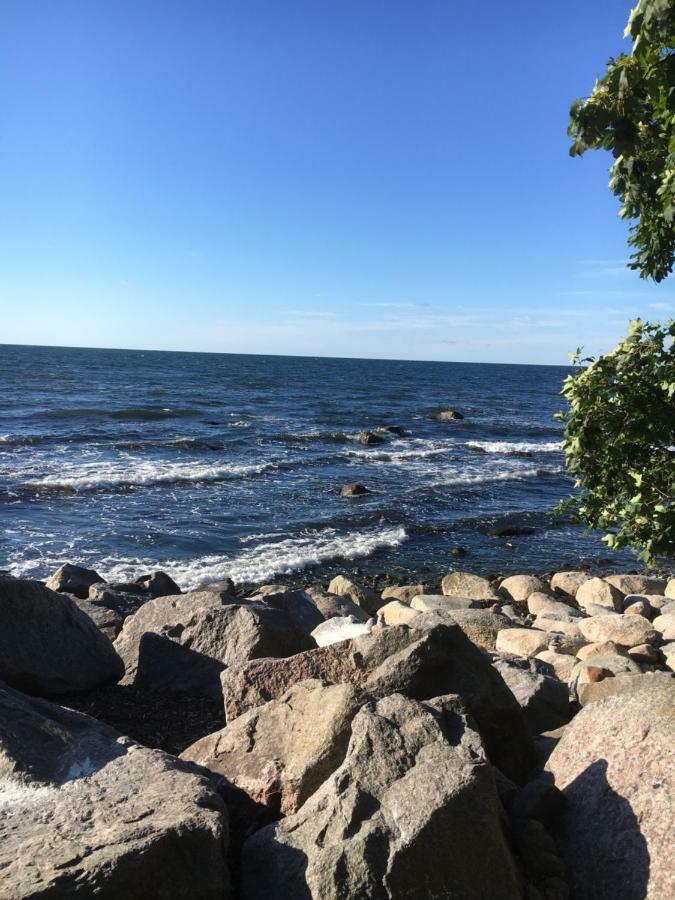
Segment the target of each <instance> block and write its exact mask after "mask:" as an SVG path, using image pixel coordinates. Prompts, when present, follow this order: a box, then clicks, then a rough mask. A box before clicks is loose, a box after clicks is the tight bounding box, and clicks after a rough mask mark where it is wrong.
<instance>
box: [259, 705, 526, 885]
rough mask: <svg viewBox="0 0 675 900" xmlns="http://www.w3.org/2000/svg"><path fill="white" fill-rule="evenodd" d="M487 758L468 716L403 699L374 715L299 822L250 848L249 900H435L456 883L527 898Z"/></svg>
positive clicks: (364, 720) (359, 722)
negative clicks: (402, 899) (379, 899)
mask: <svg viewBox="0 0 675 900" xmlns="http://www.w3.org/2000/svg"><path fill="white" fill-rule="evenodd" d="M479 753H480V741H479V739H478V736H477V735H476V734H475V733H472V732H471V729H470V727H469V725H468V724H467V722H466V718H465V717H464V716H463V715H462V714H461V713H460V712H455V711H454V710H452V709H448V710H442V709H441V710H438V711H437V710H435V709H433V708H429V707H428V706H427V705H424V704H420V703H416V702H414V701H412V700H408V699H406V698H404V697H402V696H399V695H395V696H391V697H386V698H385V699H383V700H381V701H380V702H379V703H377V704H376V705H374V706H367V707H364V708H363V709H362V710H361V711H360V712H359V713H358V715H357V716H356V718H355V719H354V722H353V725H352V738H351V741H350V744H349V749H348V751H347V757H346V759H345V761H344V762H343V764H342V765H341V766H340V768H339V769H338V770H337V771H336V772H335V773H334V774H333V775H332V776H331V777H330V778H329V779H328V780H327V781H326V782H325V783H324V785H323V786H322V787H321V788H320V789H319V790H318V791H317V792H316V793H315V794H314V795H313V797H312V798H310V800H308V801H307V803H306V804H305V805H304V806H303V807H302V808H301V809H300V811H299V812H298V813H296V814H295V815H293V816H290V817H289V818H287V819H284V820H282V821H281V822H279V823H277V824H276V825H270V826H268V827H267V828H264V829H262V830H261V831H259V832H257V834H255V835H253V837H251V838H250V839H249V840H248V841H247V843H246V845H245V847H244V869H243V875H244V877H243V886H244V890H243V893H244V896H245V897H246V898H247V900H262V898H268V897H276V898H279V900H291V898H293V900H296V898H302V897H305V898H309V897H316V898H318V897H320V898H322V900H338V898H346V897H363V898H366V897H380V896H381V897H406V898H408V900H423V898H424V900H426V898H428V897H446V896H447V897H449V896H450V886H452V887H451V891H452V894H453V895H454V896H457V897H463V898H467V900H468V898H472V897H476V898H478V897H497V896H499V897H500V898H502V900H509V898H514V900H515V898H521V897H522V890H521V884H520V879H519V876H518V872H517V868H516V865H515V862H514V860H513V858H512V856H511V852H510V850H509V848H508V843H507V840H506V837H505V834H504V831H503V824H502V817H501V805H500V803H499V799H498V796H497V791H496V787H495V782H494V777H493V775H492V772H491V770H490V769H489V768H488V767H486V766H484V765H481V764H480V755H479ZM477 809H479V810H480V811H481V815H480V817H477V816H476V810H477ZM441 846H442V847H443V852H442V853H439V852H437V848H439V847H441ZM486 859H489V860H490V865H489V866H487V865H485V864H484V861H485V860H486Z"/></svg>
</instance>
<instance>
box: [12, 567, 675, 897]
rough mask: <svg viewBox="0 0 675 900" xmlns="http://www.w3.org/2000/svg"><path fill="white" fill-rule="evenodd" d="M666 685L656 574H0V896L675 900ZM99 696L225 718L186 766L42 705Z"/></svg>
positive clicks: (671, 613) (672, 591)
mask: <svg viewBox="0 0 675 900" xmlns="http://www.w3.org/2000/svg"><path fill="white" fill-rule="evenodd" d="M674 666H675V579H672V580H670V581H666V580H662V579H659V578H655V577H651V576H647V575H608V576H606V577H604V578H596V577H592V576H590V575H589V574H587V573H583V572H560V573H557V574H556V575H554V576H553V577H552V578H550V579H547V580H544V579H541V578H539V577H535V576H532V575H515V576H511V577H509V578H506V579H504V580H501V581H497V582H494V581H489V580H487V579H484V578H481V577H478V576H476V575H472V574H469V573H463V572H452V573H450V574H448V575H447V576H446V577H445V578H444V579H443V581H442V584H441V586H440V592H438V593H432V592H430V591H429V589H428V586H426V585H423V584H418V585H404V586H398V587H388V588H387V589H386V590H384V591H383V592H382V593H377V592H375V591H374V590H373V589H370V588H367V587H365V586H364V585H361V584H357V583H355V582H354V581H353V580H350V579H348V578H346V577H344V576H338V577H336V578H334V579H333V580H332V581H331V582H330V584H328V585H327V586H326V587H325V588H324V587H322V586H321V587H320V586H316V585H315V586H311V587H307V588H306V589H305V590H288V589H287V588H285V587H283V586H278V585H265V586H262V587H258V588H256V589H255V590H252V591H248V592H247V593H244V592H242V591H237V590H236V588H235V585H234V584H232V582H230V581H229V580H226V581H224V582H221V583H219V584H215V585H209V586H205V587H204V588H203V589H201V590H198V591H191V592H188V593H182V592H181V591H180V588H179V587H178V586H177V585H176V584H175V583H174V582H173V581H172V580H171V579H170V578H169V577H168V576H167V575H165V574H163V573H161V572H157V573H154V574H153V575H149V576H146V577H144V578H141V579H138V581H136V582H134V583H124V584H108V583H106V582H105V581H104V580H103V579H102V578H101V577H100V576H99V575H98V574H97V573H96V572H94V571H91V570H87V569H83V568H80V567H77V566H71V565H66V566H63V567H62V568H61V569H59V571H58V572H56V573H55V574H54V575H53V576H52V577H51V578H50V579H49V580H48V581H47V582H46V584H43V583H42V582H38V581H33V580H23V579H14V578H11V577H0V679H2V682H3V683H2V684H0V707H1V714H0V896H2V897H3V898H5V897H6V898H9V900H18V898H28V897H35V896H45V897H46V896H54V897H61V896H71V895H78V894H80V895H84V896H101V897H125V898H135V897H139V898H140V897H158V898H182V897H185V898H188V897H191V898H192V897H199V898H216V897H217V898H227V897H233V898H235V897H238V898H241V900H263V898H286V900H290V898H315V900H338V898H339V900H343V898H359V900H361V898H364V900H367V898H372V900H379V898H393V900H395V898H406V900H415V898H419V900H423V898H428V897H435V898H448V900H450V898H459V900H471V898H500V900H501V898H504V900H511V898H527V900H566V898H568V897H576V898H589V900H590V898H600V897H622V898H638V897H652V898H666V897H672V896H675V865H674V863H673V861H672V854H671V853H670V844H671V841H670V829H671V828H672V821H673V812H674V810H675V777H674V775H675V759H674V755H673V752H672V748H673V739H674V738H675V676H674V675H673V668H674ZM109 685H118V688H116V690H120V691H122V692H123V691H124V690H130V689H133V690H134V691H140V692H144V691H145V692H147V693H148V696H150V697H152V698H160V699H159V701H158V702H161V698H162V697H163V696H164V697H169V696H175V695H181V696H186V697H189V698H194V699H195V701H196V700H197V698H206V697H208V698H212V699H217V700H218V701H219V702H220V701H221V700H222V704H223V720H222V727H221V728H220V729H219V730H217V731H216V732H213V733H206V732H205V731H202V734H201V736H200V737H199V739H198V740H196V742H194V743H192V744H191V745H190V746H187V747H185V749H184V750H183V752H182V753H181V754H180V756H179V757H177V756H174V755H171V754H169V753H167V752H164V751H163V750H162V749H157V748H154V749H151V748H149V747H146V746H142V745H141V744H139V743H137V742H135V741H133V740H132V739H130V738H129V737H125V736H122V735H121V734H120V733H119V732H117V731H116V730H114V729H113V728H112V727H110V725H109V724H107V723H106V722H105V721H104V720H99V719H96V718H93V717H90V716H88V715H85V714H83V713H81V712H76V711H74V710H73V709H70V708H67V707H66V706H63V705H60V704H59V698H64V697H66V698H70V697H73V696H76V695H77V694H78V692H80V693H83V692H85V693H86V692H88V694H87V695H88V696H89V695H91V693H92V692H93V693H96V691H102V690H107V689H109V688H107V687H106V686H109ZM101 718H103V717H101Z"/></svg>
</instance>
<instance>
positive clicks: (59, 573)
mask: <svg viewBox="0 0 675 900" xmlns="http://www.w3.org/2000/svg"><path fill="white" fill-rule="evenodd" d="M99 581H105V578H101V576H100V575H99V574H98V572H95V571H94V569H85V568H84V566H73V565H71V564H70V563H65V565H63V566H61V568H60V569H57V570H56V572H54V574H53V575H51V576H50V577H49V578H48V579H47V581H46V582H45V585H46V586H47V587H48V588H50V590H52V591H57V592H58V593H64V594H74V595H75V596H76V597H79V598H80V599H81V600H85V599H86V598H87V596H88V595H89V588H90V587H91V585H92V584H96V583H97V582H99Z"/></svg>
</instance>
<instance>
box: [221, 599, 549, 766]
mask: <svg viewBox="0 0 675 900" xmlns="http://www.w3.org/2000/svg"><path fill="white" fill-rule="evenodd" d="M306 678H320V679H322V680H324V681H325V682H327V683H332V684H339V683H344V682H351V683H352V684H356V685H359V686H361V687H363V688H364V690H366V691H367V692H368V693H370V694H372V695H373V696H377V697H383V696H386V695H387V694H391V693H396V692H398V693H402V694H405V695H407V696H410V697H412V698H413V699H417V700H427V699H429V698H432V697H436V696H440V695H441V694H446V693H456V694H459V695H460V696H461V697H462V700H463V702H464V704H465V705H466V707H467V709H468V710H469V712H470V713H471V715H472V716H473V717H474V719H475V722H476V725H477V728H478V730H479V732H480V733H481V735H482V737H483V740H484V742H485V745H486V748H487V751H488V754H489V755H490V759H491V760H492V762H493V763H494V764H495V765H496V766H498V767H499V768H501V769H502V771H503V772H504V773H505V774H506V775H508V776H509V777H510V778H512V779H513V780H515V781H521V780H522V779H523V778H524V777H525V776H526V775H527V773H528V772H529V770H530V768H531V766H532V765H533V760H534V749H533V744H532V741H531V738H530V735H529V732H528V729H527V724H526V722H525V719H524V716H523V712H522V710H521V709H520V707H519V705H518V703H517V702H516V700H515V698H514V697H513V695H512V694H511V692H510V691H509V690H508V688H507V687H506V685H505V684H504V681H503V679H502V678H501V676H500V675H499V674H498V672H496V670H495V669H493V668H492V666H491V665H490V663H489V661H488V660H487V659H486V658H485V656H484V655H483V653H482V652H481V651H480V650H479V649H478V648H477V647H476V646H474V645H473V644H472V643H471V641H470V640H468V639H467V637H466V635H465V634H464V633H463V632H462V630H461V628H460V627H459V626H458V625H457V624H456V623H455V622H449V621H440V620H438V619H437V618H436V617H435V616H433V615H429V614H420V616H419V618H418V619H416V620H415V623H414V627H407V626H405V625H397V626H391V627H385V628H374V629H373V630H372V632H371V633H370V634H367V635H363V636H362V637H358V638H355V639H354V640H353V641H351V643H350V645H349V646H347V645H345V644H334V645H332V646H330V647H321V648H319V649H317V650H312V651H309V652H307V653H299V654H297V655H295V656H292V657H289V658H288V659H285V660H272V659H264V660H257V661H253V662H250V663H247V664H246V665H243V666H239V667H236V668H233V669H229V670H227V671H225V672H223V673H222V676H221V681H222V685H223V697H224V701H225V712H226V717H227V720H228V722H229V721H231V720H232V719H234V718H236V716H238V715H241V714H242V713H244V712H245V711H246V710H248V709H251V708H253V707H255V706H260V705H261V704H263V703H265V702H267V701H268V700H272V699H275V698H278V697H280V696H281V695H282V694H283V693H284V692H285V691H286V690H288V688H289V687H291V686H292V685H293V684H296V683H297V682H299V681H302V680H304V679H306Z"/></svg>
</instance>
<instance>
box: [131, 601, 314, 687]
mask: <svg viewBox="0 0 675 900" xmlns="http://www.w3.org/2000/svg"><path fill="white" fill-rule="evenodd" d="M273 596H274V595H273ZM309 602H310V601H309V600H308V603H309ZM314 646H316V645H315V642H314V640H313V638H312V637H311V636H310V635H309V634H307V633H306V631H305V630H304V629H302V628H299V627H298V625H297V624H296V622H295V621H294V620H293V618H292V616H291V615H290V614H289V613H288V612H287V611H285V610H283V609H275V608H272V607H269V606H267V605H266V604H265V603H264V602H247V601H243V600H241V601H237V600H236V599H235V598H232V597H229V596H227V595H221V594H212V593H210V592H208V591H203V592H201V593H192V594H180V595H179V596H170V597H157V598H156V599H155V600H149V601H148V602H147V603H146V604H144V605H143V606H142V607H141V608H140V609H139V610H138V612H137V613H136V614H135V615H134V616H131V617H130V618H128V619H127V620H126V621H125V623H124V627H123V628H122V631H121V632H120V634H119V636H118V638H117V640H116V641H115V648H116V649H117V651H118V652H119V654H120V656H121V657H122V659H123V660H124V663H125V666H126V674H125V677H124V683H125V684H131V683H133V684H135V685H136V686H137V687H143V688H145V689H148V690H165V691H178V692H188V693H190V692H195V693H198V694H203V695H205V696H219V694H220V684H219V675H220V672H221V671H222V669H224V668H225V667H226V666H230V665H234V664H239V663H242V662H245V661H247V660H249V659H259V658H260V657H264V656H282V655H285V656H290V655H291V654H293V653H299V652H301V651H303V650H308V649H310V648H312V647H314Z"/></svg>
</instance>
